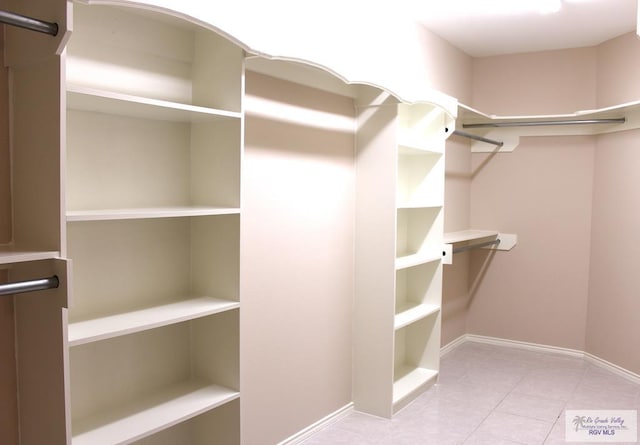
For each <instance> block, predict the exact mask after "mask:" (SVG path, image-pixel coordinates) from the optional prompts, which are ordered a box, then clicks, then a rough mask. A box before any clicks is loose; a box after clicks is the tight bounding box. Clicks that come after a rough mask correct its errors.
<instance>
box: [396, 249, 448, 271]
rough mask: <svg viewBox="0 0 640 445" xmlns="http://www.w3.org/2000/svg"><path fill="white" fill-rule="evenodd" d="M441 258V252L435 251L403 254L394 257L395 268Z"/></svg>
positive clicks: (403, 267)
mask: <svg viewBox="0 0 640 445" xmlns="http://www.w3.org/2000/svg"><path fill="white" fill-rule="evenodd" d="M441 259H442V254H441V252H437V253H435V254H434V253H415V254H411V255H403V256H400V257H398V258H396V270H400V269H406V268H407V267H413V266H418V265H420V264H425V263H430V262H432V261H439V260H441Z"/></svg>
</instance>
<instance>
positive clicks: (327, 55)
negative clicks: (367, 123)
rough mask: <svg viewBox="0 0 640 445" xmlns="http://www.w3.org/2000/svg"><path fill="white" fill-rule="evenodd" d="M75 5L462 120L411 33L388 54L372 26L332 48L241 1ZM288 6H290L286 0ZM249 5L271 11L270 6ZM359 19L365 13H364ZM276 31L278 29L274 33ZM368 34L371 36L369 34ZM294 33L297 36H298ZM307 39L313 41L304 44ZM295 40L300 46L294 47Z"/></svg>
mask: <svg viewBox="0 0 640 445" xmlns="http://www.w3.org/2000/svg"><path fill="white" fill-rule="evenodd" d="M76 1H78V2H79V3H84V4H88V5H101V6H118V7H133V8H138V9H142V10H146V11H150V12H156V13H161V14H165V15H167V16H170V17H174V18H176V19H180V20H183V21H186V22H189V23H192V24H194V25H197V26H200V27H203V28H205V29H209V30H211V31H213V32H216V33H217V34H219V35H221V36H223V37H224V38H226V39H228V40H229V41H231V42H233V43H234V44H236V45H238V46H239V47H240V48H242V49H243V50H244V51H245V52H246V53H247V54H248V55H250V56H257V57H261V58H264V59H267V60H275V61H283V62H295V63H299V64H303V65H307V66H310V67H313V68H317V69H320V70H323V71H325V72H327V73H329V74H331V75H332V76H334V77H336V78H337V79H339V80H341V81H342V82H344V83H345V84H347V85H366V86H370V87H374V88H379V89H381V90H383V91H385V92H387V93H389V94H391V95H392V96H394V97H395V98H396V99H397V100H398V101H399V102H402V103H406V104H430V105H435V106H438V107H440V108H442V109H443V110H444V111H445V112H446V113H447V114H448V115H449V117H450V119H456V118H457V114H458V101H457V99H455V98H454V97H452V96H449V95H447V94H445V93H442V92H440V91H438V90H436V89H433V88H431V87H430V86H429V85H428V82H427V81H426V80H425V79H426V76H424V75H423V74H424V71H425V69H424V67H423V66H419V65H416V66H417V67H418V69H415V68H416V66H414V65H413V64H412V62H411V61H412V60H414V59H415V57H410V56H407V55H411V56H413V53H412V51H411V48H412V45H417V42H414V41H413V39H411V36H412V34H411V33H401V34H402V36H399V37H398V38H397V41H396V42H391V43H389V44H387V45H385V47H386V49H387V51H386V52H384V51H381V50H380V45H377V42H378V40H377V39H376V38H375V35H376V34H380V32H382V31H383V30H380V29H377V30H373V28H372V27H371V26H368V27H367V26H365V27H364V28H365V32H363V33H362V34H361V35H359V36H357V37H356V30H355V29H354V27H353V26H350V27H348V30H349V33H348V34H346V33H343V34H345V35H346V37H344V36H343V37H341V36H340V32H337V33H336V34H338V35H337V36H336V38H334V39H333V40H332V44H331V45H328V44H327V40H326V38H324V37H322V36H321V37H318V36H317V35H315V34H314V27H313V26H310V27H307V26H305V25H306V24H301V23H295V24H293V23H292V22H288V23H289V25H290V26H288V27H287V26H284V27H283V26H275V25H274V24H271V23H267V20H266V19H265V17H264V16H260V14H259V11H257V12H254V13H250V11H247V8H246V5H245V7H244V8H242V7H239V6H238V3H239V2H237V1H236V2H234V1H233V0H229V1H227V2H226V3H224V2H222V1H220V2H216V3H215V4H209V3H207V2H202V1H201V0H200V1H199V0H181V1H179V2H177V1H176V0H76ZM283 2H285V3H286V2H287V0H283ZM223 3H224V4H223ZM245 3H252V5H256V6H260V5H262V6H261V7H263V8H264V7H266V6H265V5H264V3H265V2H251V1H248V2H245ZM281 3H282V2H281ZM300 3H305V2H300ZM291 4H293V3H291ZM281 15H282V14H275V13H273V15H272V17H279V18H280V19H282V17H281ZM360 15H362V12H361V11H360ZM349 20H351V21H353V23H355V22H356V20H359V21H358V22H357V23H358V24H360V23H361V22H362V17H361V16H360V17H357V18H356V17H354V16H353V15H349V14H348V13H345V16H343V17H341V18H340V19H337V22H338V23H339V24H341V25H342V26H336V27H335V29H338V30H339V29H345V23H347V22H349ZM283 23H284V22H283ZM389 23H395V26H392V28H396V29H407V26H406V23H400V22H394V21H393V20H391V21H390V22H389ZM389 23H387V25H388V24H389ZM278 25H282V23H278ZM332 25H333V23H325V24H324V27H325V28H326V29H327V30H331V29H332ZM274 29H275V30H277V31H275V32H274V31H273V30H274ZM367 30H369V31H370V32H368V33H367V32H366V31H367ZM294 31H295V34H293V32H294ZM374 31H378V32H377V33H376V32H374ZM387 31H388V29H387ZM387 34H389V33H387ZM352 36H353V37H352ZM378 38H379V37H378ZM341 39H342V41H341ZM345 39H346V40H345ZM305 41H306V42H307V43H309V42H311V43H309V44H308V45H305V43H304V42H305ZM292 42H296V43H295V44H292ZM394 44H397V45H396V47H393V45H394ZM356 46H358V47H359V48H361V51H359V52H356V51H354V48H355V47H356ZM416 48H417V46H416ZM398 53H402V54H403V57H399V58H398V56H396V55H397V54H398ZM386 55H390V56H391V57H394V59H395V60H388V59H387V57H385V56H386ZM404 61H406V62H404Z"/></svg>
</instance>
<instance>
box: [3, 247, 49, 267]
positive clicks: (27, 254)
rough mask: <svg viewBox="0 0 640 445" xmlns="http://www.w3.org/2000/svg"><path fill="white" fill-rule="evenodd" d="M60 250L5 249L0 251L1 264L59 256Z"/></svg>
mask: <svg viewBox="0 0 640 445" xmlns="http://www.w3.org/2000/svg"><path fill="white" fill-rule="evenodd" d="M59 257H60V252H58V251H43V252H39V251H29V250H4V251H0V264H12V263H24V262H28V261H39V260H51V259H54V258H59Z"/></svg>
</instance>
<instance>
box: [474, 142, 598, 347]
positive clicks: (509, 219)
mask: <svg viewBox="0 0 640 445" xmlns="http://www.w3.org/2000/svg"><path fill="white" fill-rule="evenodd" d="M593 154H594V140H593V138H591V137H562V138H557V137H556V138H552V137H539V138H523V139H522V140H521V143H520V145H519V146H518V147H517V148H516V150H515V151H514V152H513V153H508V154H498V155H496V156H494V157H492V158H491V159H485V158H486V156H482V155H474V166H473V168H474V178H473V182H472V186H471V226H472V227H474V228H479V229H497V230H500V231H503V232H507V233H516V234H517V235H518V245H517V246H516V247H515V248H514V249H513V250H512V251H510V252H499V251H498V252H495V254H494V255H488V254H487V253H486V252H487V251H475V252H473V253H470V255H471V268H470V272H469V275H470V276H469V285H470V287H471V288H472V289H473V291H472V292H473V295H472V299H471V303H470V306H469V311H468V314H467V330H468V332H469V333H471V334H478V335H486V336H491V337H499V338H506V339H512V340H519V341H527V342H533V343H540V344H545V345H554V346H560V347H565V348H571V349H578V350H584V348H585V344H584V337H585V323H586V310H587V307H586V303H587V287H588V281H589V245H590V235H591V232H590V218H591V191H592V182H593ZM484 161H486V163H484V164H483V162H484Z"/></svg>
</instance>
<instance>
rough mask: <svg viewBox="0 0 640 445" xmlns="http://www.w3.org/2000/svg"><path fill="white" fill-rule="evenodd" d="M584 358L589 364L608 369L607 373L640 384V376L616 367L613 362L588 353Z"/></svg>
mask: <svg viewBox="0 0 640 445" xmlns="http://www.w3.org/2000/svg"><path fill="white" fill-rule="evenodd" d="M584 358H585V359H586V360H587V361H588V362H590V363H592V364H594V365H596V366H599V367H600V368H603V369H606V370H607V371H610V372H612V373H614V374H616V375H618V376H620V377H623V378H625V379H627V380H630V381H631V382H633V383H637V384H640V374H636V373H635V372H631V371H629V370H628V369H624V368H623V367H622V366H618V365H615V364H613V363H611V362H608V361H606V360H604V359H601V358H600V357H596V356H595V355H593V354H590V353H588V352H585V353H584Z"/></svg>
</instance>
